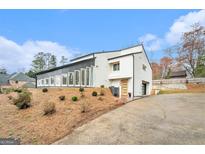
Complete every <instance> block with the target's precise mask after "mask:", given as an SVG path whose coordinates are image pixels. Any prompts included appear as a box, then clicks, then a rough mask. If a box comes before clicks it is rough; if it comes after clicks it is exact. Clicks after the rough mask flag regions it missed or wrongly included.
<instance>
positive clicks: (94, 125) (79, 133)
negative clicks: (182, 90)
mask: <svg viewBox="0 0 205 154" xmlns="http://www.w3.org/2000/svg"><path fill="white" fill-rule="evenodd" d="M204 118H205V93H203V94H169V95H158V96H151V97H147V98H143V99H140V100H135V101H133V102H130V103H128V104H126V105H124V106H122V107H120V108H118V109H116V110H113V111H111V112H109V113H107V114H104V115H102V116H100V117H99V118H97V119H95V120H93V121H91V122H89V123H88V124H85V125H83V126H82V127H79V128H77V129H76V130H75V131H74V132H73V133H72V134H70V135H68V136H66V137H65V138H63V139H61V140H59V141H57V142H56V143H54V144H205V119H204Z"/></svg>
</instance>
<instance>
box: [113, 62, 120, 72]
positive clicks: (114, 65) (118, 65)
mask: <svg viewBox="0 0 205 154" xmlns="http://www.w3.org/2000/svg"><path fill="white" fill-rule="evenodd" d="M119 70H120V63H115V64H113V71H119Z"/></svg>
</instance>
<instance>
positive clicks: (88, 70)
mask: <svg viewBox="0 0 205 154" xmlns="http://www.w3.org/2000/svg"><path fill="white" fill-rule="evenodd" d="M86 85H87V86H89V85H90V69H89V68H86Z"/></svg>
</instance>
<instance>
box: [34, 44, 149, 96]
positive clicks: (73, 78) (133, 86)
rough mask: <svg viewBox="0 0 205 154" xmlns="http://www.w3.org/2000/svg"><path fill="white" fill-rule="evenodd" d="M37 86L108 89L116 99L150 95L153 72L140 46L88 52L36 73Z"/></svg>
mask: <svg viewBox="0 0 205 154" xmlns="http://www.w3.org/2000/svg"><path fill="white" fill-rule="evenodd" d="M36 82H37V84H36V85H37V87H80V86H81V87H100V86H101V85H104V86H105V87H111V89H112V92H113V94H114V95H117V96H119V97H131V98H133V97H137V96H142V95H149V94H150V92H151V89H152V70H151V66H150V63H149V60H148V57H147V55H146V52H145V50H144V47H143V45H136V46H132V47H129V48H124V49H120V50H114V51H102V52H95V53H90V54H87V55H84V56H81V57H77V58H74V59H72V60H71V62H70V63H69V64H66V65H63V66H59V67H56V68H52V69H49V70H45V71H42V72H39V73H37V74H36Z"/></svg>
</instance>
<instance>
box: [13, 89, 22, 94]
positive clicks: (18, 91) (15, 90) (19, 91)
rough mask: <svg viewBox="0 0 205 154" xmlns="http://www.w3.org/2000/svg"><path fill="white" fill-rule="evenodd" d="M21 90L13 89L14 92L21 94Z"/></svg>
mask: <svg viewBox="0 0 205 154" xmlns="http://www.w3.org/2000/svg"><path fill="white" fill-rule="evenodd" d="M22 91H23V90H22V89H20V88H17V89H14V92H17V93H21V92H22Z"/></svg>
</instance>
